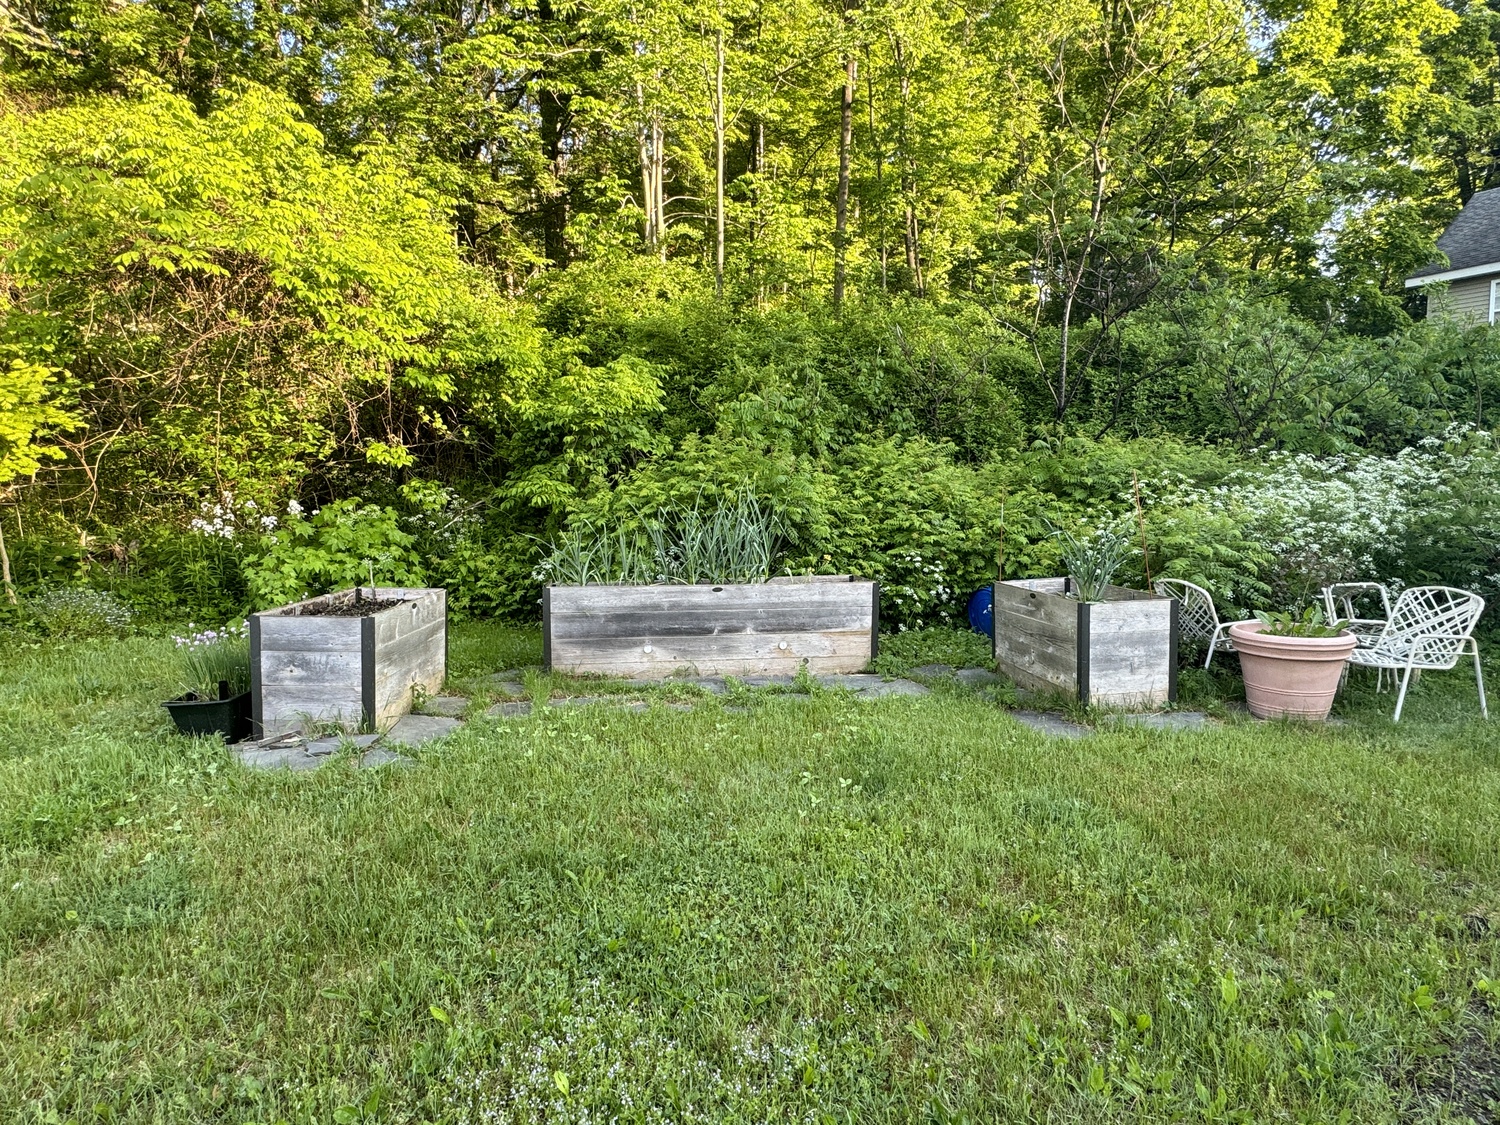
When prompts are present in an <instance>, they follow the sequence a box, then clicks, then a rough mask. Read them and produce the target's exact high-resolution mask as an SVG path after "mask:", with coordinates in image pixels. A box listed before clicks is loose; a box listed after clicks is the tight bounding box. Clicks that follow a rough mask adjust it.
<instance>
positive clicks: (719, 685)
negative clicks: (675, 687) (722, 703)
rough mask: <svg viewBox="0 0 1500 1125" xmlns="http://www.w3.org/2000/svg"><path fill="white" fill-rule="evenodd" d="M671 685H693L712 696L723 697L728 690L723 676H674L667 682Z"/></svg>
mask: <svg viewBox="0 0 1500 1125" xmlns="http://www.w3.org/2000/svg"><path fill="white" fill-rule="evenodd" d="M667 683H669V684H691V685H692V686H693V687H700V688H702V689H703V690H704V691H706V692H708V693H709V694H710V695H723V694H724V692H725V691H727V690H728V687H727V685H726V684H725V683H724V677H723V676H693V677H686V676H673V677H672V678H670V679H668V680H667Z"/></svg>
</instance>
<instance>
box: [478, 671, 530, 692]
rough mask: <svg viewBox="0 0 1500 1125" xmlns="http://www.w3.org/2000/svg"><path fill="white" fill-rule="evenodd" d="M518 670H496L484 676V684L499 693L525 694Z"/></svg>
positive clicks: (524, 686) (521, 677)
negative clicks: (492, 673) (490, 674)
mask: <svg viewBox="0 0 1500 1125" xmlns="http://www.w3.org/2000/svg"><path fill="white" fill-rule="evenodd" d="M523 678H524V677H523V676H522V675H521V673H520V672H515V671H511V672H496V673H495V674H494V675H492V676H486V677H485V678H484V686H485V687H486V688H488V689H489V690H490V691H493V692H496V693H498V694H500V695H525V694H526V685H525V684H524V683H522V682H521V681H522V680H523Z"/></svg>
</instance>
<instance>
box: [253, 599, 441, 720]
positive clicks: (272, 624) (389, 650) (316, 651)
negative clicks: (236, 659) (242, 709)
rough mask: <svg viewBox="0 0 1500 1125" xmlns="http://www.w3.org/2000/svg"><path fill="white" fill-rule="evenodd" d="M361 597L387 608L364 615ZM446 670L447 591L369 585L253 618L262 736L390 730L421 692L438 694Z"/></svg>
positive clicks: (256, 698) (257, 708)
mask: <svg viewBox="0 0 1500 1125" xmlns="http://www.w3.org/2000/svg"><path fill="white" fill-rule="evenodd" d="M356 599H359V601H360V603H361V604H363V605H370V604H371V603H374V606H378V607H379V608H374V606H371V610H370V611H365V612H362V611H361V609H360V608H359V606H358V605H356ZM366 599H368V600H366ZM382 603H389V604H382ZM447 674H448V595H447V591H445V590H442V589H437V588H430V589H424V588H408V587H403V586H376V587H369V586H366V587H363V589H362V590H360V591H359V592H358V593H356V591H354V590H341V591H339V592H338V593H334V594H325V595H323V596H322V597H318V598H309V599H308V600H307V601H302V602H295V603H293V604H292V605H286V606H281V607H279V608H277V609H268V610H265V611H264V612H262V613H255V614H251V616H250V695H251V708H252V716H253V720H254V728H255V734H256V736H257V737H267V736H270V735H275V734H285V733H287V732H289V731H294V730H297V729H298V728H300V727H302V726H304V724H306V723H307V722H308V721H309V720H312V721H316V722H332V723H337V724H339V725H341V726H344V727H346V728H350V727H352V728H355V729H365V730H384V729H386V728H387V727H389V726H390V724H391V723H393V722H395V721H396V720H397V719H399V718H400V717H401V716H402V715H404V714H406V713H407V712H408V711H410V710H411V707H412V693H413V690H414V689H418V688H420V689H421V690H422V691H423V692H427V693H435V692H437V691H438V690H439V689H440V688H441V687H442V686H443V680H444V679H445V678H446V676H447Z"/></svg>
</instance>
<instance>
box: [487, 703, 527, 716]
mask: <svg viewBox="0 0 1500 1125" xmlns="http://www.w3.org/2000/svg"><path fill="white" fill-rule="evenodd" d="M485 714H486V715H488V716H489V717H490V718H492V719H524V718H525V717H526V716H527V715H529V714H531V704H530V703H497V704H495V705H494V706H493V707H491V708H490V709H489V710H488V711H486V712H485Z"/></svg>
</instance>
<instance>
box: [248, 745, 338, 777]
mask: <svg viewBox="0 0 1500 1125" xmlns="http://www.w3.org/2000/svg"><path fill="white" fill-rule="evenodd" d="M235 756H236V757H238V758H239V760H240V762H241V763H242V764H244V765H246V766H248V767H250V768H251V769H253V770H278V769H287V770H292V771H293V772H294V773H300V772H302V771H303V770H315V769H317V768H318V767H319V766H321V765H322V764H323V762H324V760H325V759H324V757H323V756H318V755H313V754H309V753H308V752H307V751H306V750H304V749H303V748H302V747H301V746H300V745H298V746H277V747H270V748H266V749H261V748H255V747H251V748H247V749H243V750H237V751H235Z"/></svg>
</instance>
